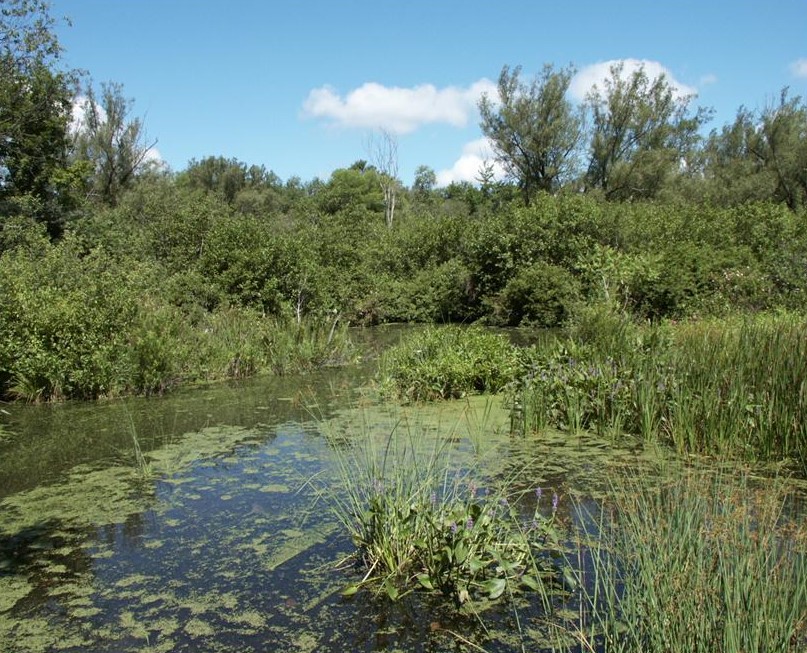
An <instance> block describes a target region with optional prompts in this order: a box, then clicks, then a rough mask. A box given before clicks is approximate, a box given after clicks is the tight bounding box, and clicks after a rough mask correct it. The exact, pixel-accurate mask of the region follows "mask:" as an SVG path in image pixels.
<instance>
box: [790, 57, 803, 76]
mask: <svg viewBox="0 0 807 653" xmlns="http://www.w3.org/2000/svg"><path fill="white" fill-rule="evenodd" d="M790 72H791V73H792V74H793V76H794V77H799V78H801V79H807V59H804V58H802V59H796V61H794V62H793V63H791V64H790Z"/></svg>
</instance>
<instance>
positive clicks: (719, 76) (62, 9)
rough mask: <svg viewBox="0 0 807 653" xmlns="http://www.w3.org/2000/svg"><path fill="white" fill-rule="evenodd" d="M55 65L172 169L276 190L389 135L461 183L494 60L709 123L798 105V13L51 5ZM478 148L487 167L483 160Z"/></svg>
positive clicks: (802, 27) (794, 3)
mask: <svg viewBox="0 0 807 653" xmlns="http://www.w3.org/2000/svg"><path fill="white" fill-rule="evenodd" d="M51 5H52V13H53V15H54V16H57V17H61V16H68V17H69V18H70V19H71V21H72V26H71V27H68V26H65V25H61V26H60V27H58V29H57V33H58V34H59V37H60V40H61V42H62V45H63V46H64V47H65V50H66V53H65V57H64V59H65V62H66V65H68V66H70V67H77V68H81V69H84V70H86V71H87V72H88V73H89V74H90V75H91V77H92V79H93V80H94V81H95V82H96V83H100V82H105V81H114V82H119V83H121V84H123V86H124V92H125V95H126V96H127V97H131V98H132V99H134V101H135V104H134V110H133V113H134V115H136V116H138V117H141V118H143V119H144V122H145V125H146V130H147V133H148V135H149V137H150V138H151V139H157V141H158V143H157V146H156V147H157V150H158V152H159V155H160V156H161V157H162V158H163V160H164V161H165V162H167V164H168V165H169V166H170V168H171V169H173V170H182V169H183V168H184V167H185V166H186V165H187V163H188V161H189V160H191V159H193V158H196V159H199V158H202V157H205V156H209V155H216V156H218V155H221V156H225V157H235V158H237V159H239V160H241V161H244V162H246V163H248V164H253V163H254V164H259V165H260V164H262V165H265V166H266V167H267V168H268V169H271V170H274V172H275V173H277V174H278V175H279V176H280V177H281V178H282V179H283V180H286V179H288V178H289V177H292V176H295V175H296V176H299V177H300V178H302V179H303V180H309V179H312V178H313V177H315V176H319V177H321V178H327V177H328V176H329V175H330V173H331V172H332V171H333V170H334V169H336V168H339V167H346V166H349V165H350V164H351V163H353V162H354V161H355V160H357V159H367V158H369V156H368V154H369V153H368V140H369V138H370V137H371V135H372V134H373V133H374V130H375V133H376V134H378V131H377V130H379V129H386V130H387V131H388V132H390V133H393V134H395V137H396V139H397V143H398V161H399V172H400V177H401V179H402V180H403V182H404V183H406V184H410V183H411V182H412V177H413V172H414V170H415V168H416V167H417V166H418V165H420V164H425V165H428V166H430V167H432V168H433V169H434V170H435V171H437V172H438V175H439V178H440V180H441V181H442V182H444V183H445V182H448V181H450V180H452V179H456V180H461V179H471V178H473V176H474V174H475V169H476V167H478V165H479V162H480V156H482V155H483V154H484V147H483V146H484V143H483V142H482V141H481V137H482V134H481V131H480V129H479V125H478V115H477V112H476V102H477V100H478V97H479V94H480V93H481V92H483V91H486V90H487V91H495V80H496V79H497V78H498V75H499V73H500V71H501V69H502V66H504V65H510V66H516V65H521V66H522V67H523V75H524V76H525V77H526V78H530V77H531V76H532V75H534V74H536V73H537V72H539V71H540V70H541V68H542V66H543V64H545V63H553V64H555V65H556V66H558V67H562V66H566V65H568V64H572V65H574V66H575V67H576V69H577V70H578V71H579V73H578V75H579V76H578V78H577V80H576V83H575V85H574V88H575V89H577V94H578V95H579V94H581V93H582V92H583V89H584V88H586V86H587V85H588V84H590V83H591V82H592V81H595V80H596V79H597V75H598V73H599V72H600V71H601V70H602V69H603V68H605V67H604V66H603V63H604V62H609V61H613V60H618V59H628V60H633V61H635V62H645V65H646V69H647V70H648V71H656V70H663V71H665V72H666V73H667V75H668V77H669V78H670V80H671V81H672V82H674V83H675V84H676V85H678V86H679V87H680V89H681V90H682V92H686V91H689V92H696V93H697V94H698V97H697V99H696V100H695V104H697V105H699V106H706V107H712V108H713V109H714V111H715V115H714V119H713V120H712V122H711V123H710V127H716V128H719V127H721V126H722V125H724V124H725V123H727V122H730V121H731V120H733V118H734V116H735V115H736V112H737V109H738V108H739V107H740V106H741V105H745V106H747V107H749V108H757V107H761V106H763V105H765V104H766V103H769V102H772V101H774V100H775V99H776V98H777V97H778V94H779V92H780V90H781V89H782V88H783V87H785V86H789V87H790V89H791V93H792V94H793V95H801V96H807V2H805V1H804V0H767V1H763V0H759V1H754V2H751V1H743V0H732V1H729V0H699V1H693V0H680V1H677V2H673V1H672V0H645V1H639V0H629V1H628V0H626V1H621V2H620V1H618V0H612V1H611V2H604V1H603V0H598V1H589V0H585V1H582V0H580V1H575V0H567V1H564V2H558V1H557V0H556V1H554V2H546V1H545V0H495V1H494V0H485V1H483V0H431V1H426V0H288V1H286V2H277V1H274V0H265V1H259V0H229V1H227V2H222V1H221V0H216V1H215V2H214V1H212V0H52V2H51ZM480 152H481V153H482V154H480Z"/></svg>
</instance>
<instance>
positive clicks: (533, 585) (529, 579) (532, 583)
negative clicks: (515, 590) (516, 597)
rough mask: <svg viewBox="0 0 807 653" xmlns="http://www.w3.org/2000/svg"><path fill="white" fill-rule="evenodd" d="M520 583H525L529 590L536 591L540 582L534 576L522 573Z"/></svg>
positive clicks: (539, 586) (539, 587)
mask: <svg viewBox="0 0 807 653" xmlns="http://www.w3.org/2000/svg"><path fill="white" fill-rule="evenodd" d="M521 583H522V584H523V585H526V586H527V587H529V588H530V589H531V590H533V591H536V592H537V591H538V590H539V589H541V583H540V582H539V581H538V580H537V579H536V578H535V577H533V576H530V575H528V574H524V575H523V576H522V577H521Z"/></svg>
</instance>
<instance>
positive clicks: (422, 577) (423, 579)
mask: <svg viewBox="0 0 807 653" xmlns="http://www.w3.org/2000/svg"><path fill="white" fill-rule="evenodd" d="M417 581H418V583H420V585H421V587H423V588H424V589H427V590H429V591H432V590H434V583H432V579H431V577H430V576H429V575H428V574H418V575H417Z"/></svg>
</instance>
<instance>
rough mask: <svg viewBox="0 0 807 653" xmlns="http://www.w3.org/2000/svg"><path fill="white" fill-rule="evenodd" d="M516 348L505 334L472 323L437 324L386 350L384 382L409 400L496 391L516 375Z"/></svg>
mask: <svg viewBox="0 0 807 653" xmlns="http://www.w3.org/2000/svg"><path fill="white" fill-rule="evenodd" d="M516 365H517V354H516V351H515V349H514V348H513V346H512V345H511V344H510V343H509V341H508V340H507V338H506V337H505V336H502V335H498V334H495V333H491V332H488V331H484V330H482V329H479V328H475V327H467V328H462V327H454V326H447V327H440V328H427V329H426V330H424V331H422V332H420V333H417V334H415V335H413V336H410V337H408V338H406V339H404V340H403V341H402V342H400V343H399V344H398V345H397V346H395V347H393V348H392V349H390V350H388V351H387V352H385V353H384V356H383V359H382V363H381V372H380V374H381V379H382V385H383V386H384V387H385V388H386V389H387V391H388V392H390V393H392V394H395V395H397V396H399V397H401V398H403V399H406V400H408V401H422V400H434V399H452V398H458V397H463V396H465V395H467V394H472V393H486V392H490V393H495V392H499V391H500V390H501V389H502V388H504V386H505V385H506V384H508V383H509V382H510V381H512V380H513V379H514V375H515V373H516V369H517V367H516Z"/></svg>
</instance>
